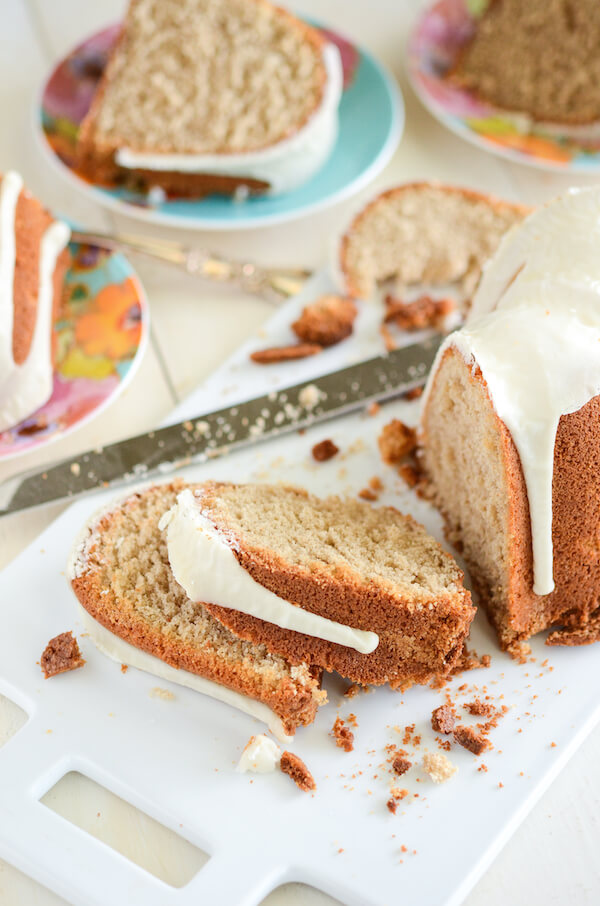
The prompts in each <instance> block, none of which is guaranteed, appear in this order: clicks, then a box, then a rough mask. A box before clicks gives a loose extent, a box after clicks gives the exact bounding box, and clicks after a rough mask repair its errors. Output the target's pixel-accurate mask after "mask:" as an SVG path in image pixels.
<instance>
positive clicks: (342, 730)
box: [331, 717, 354, 752]
mask: <svg viewBox="0 0 600 906" xmlns="http://www.w3.org/2000/svg"><path fill="white" fill-rule="evenodd" d="M331 732H332V734H333V736H334V737H335V744H336V746H338V748H340V749H343V750H344V752H352V751H353V749H354V733H353V732H352V730H350V728H349V727H347V726H346V725H345V723H344V721H343V720H342V718H341V717H336V719H335V723H334V724H333V729H332V731H331Z"/></svg>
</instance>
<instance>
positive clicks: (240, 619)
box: [161, 482, 475, 688]
mask: <svg viewBox="0 0 600 906" xmlns="http://www.w3.org/2000/svg"><path fill="white" fill-rule="evenodd" d="M161 527H162V528H163V530H164V532H165V538H166V543H167V547H168V552H169V561H170V564H171V569H172V570H173V574H174V575H175V578H176V579H177V580H178V581H179V583H180V584H181V585H182V586H183V588H184V590H185V591H186V593H187V595H188V596H189V598H190V599H191V600H194V601H201V602H202V603H203V606H204V607H205V608H206V610H208V611H209V612H210V613H211V614H212V616H214V617H215V618H216V619H218V620H219V622H221V623H222V624H223V625H224V626H226V627H227V628H228V629H230V630H231V631H232V632H234V633H235V635H236V636H238V637H240V638H243V639H247V640H249V641H252V642H254V643H255V644H264V645H265V646H266V647H267V649H268V650H269V651H271V652H272V653H274V654H277V655H280V656H283V657H285V658H286V659H287V660H288V661H289V662H290V663H292V664H295V665H298V664H302V663H309V664H314V665H317V666H319V667H322V668H325V669H326V670H328V671H332V670H335V671H337V672H338V673H340V674H341V675H342V676H344V677H347V678H348V679H350V680H352V681H353V682H357V683H363V684H364V683H368V684H382V683H389V684H390V685H391V686H392V687H394V688H397V687H400V688H405V687H407V686H410V685H411V684H412V683H427V682H429V681H430V680H431V679H433V678H434V677H439V676H441V675H445V674H447V673H448V672H449V671H450V670H451V669H452V668H453V667H454V666H455V665H456V663H457V662H458V660H459V658H460V655H461V653H462V650H463V643H464V640H465V638H466V636H467V633H468V631H469V626H470V623H471V620H472V618H473V615H474V612H475V610H474V608H473V606H472V604H471V599H470V595H469V593H468V591H467V590H466V589H465V588H464V587H463V584H462V578H463V575H462V572H461V570H460V569H459V568H458V566H457V565H456V563H455V562H454V560H453V559H452V557H450V555H449V554H447V553H445V552H444V551H443V550H442V548H441V547H440V545H439V544H438V543H437V542H436V541H435V540H434V539H433V538H431V537H430V536H429V535H428V534H427V532H426V531H425V529H424V528H423V527H422V526H420V525H419V524H418V523H417V522H415V520H414V519H412V518H411V517H409V516H403V515H402V514H401V513H399V512H398V511H397V510H395V509H393V508H392V507H377V508H376V507H373V506H371V505H370V504H368V503H362V502H358V501H355V500H341V499H340V498H338V497H328V498H326V499H320V498H318V497H315V496H313V495H311V494H308V493H307V492H306V491H305V490H303V489H301V488H295V487H287V486H283V485H263V484H247V485H234V484H224V483H216V482H207V483H205V484H202V485H199V486H196V487H195V488H187V489H185V490H184V491H183V492H182V493H180V494H179V496H178V498H177V503H176V505H175V506H174V507H173V508H172V509H171V510H170V511H169V513H167V514H166V515H165V516H164V517H163V519H162V521H161Z"/></svg>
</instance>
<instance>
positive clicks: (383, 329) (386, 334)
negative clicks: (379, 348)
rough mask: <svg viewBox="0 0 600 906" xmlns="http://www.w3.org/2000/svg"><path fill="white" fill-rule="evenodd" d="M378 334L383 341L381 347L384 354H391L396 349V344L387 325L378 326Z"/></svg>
mask: <svg viewBox="0 0 600 906" xmlns="http://www.w3.org/2000/svg"><path fill="white" fill-rule="evenodd" d="M379 333H380V334H381V339H382V340H383V345H384V347H385V351H386V352H393V351H394V350H395V349H397V348H398V344H397V343H396V341H395V339H394V338H393V336H392V332H391V330H390V329H389V327H388V326H387V324H380V325H379Z"/></svg>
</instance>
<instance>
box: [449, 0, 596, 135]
mask: <svg viewBox="0 0 600 906" xmlns="http://www.w3.org/2000/svg"><path fill="white" fill-rule="evenodd" d="M447 78H448V79H449V80H450V81H452V82H454V83H457V84H458V85H460V86H461V87H464V88H466V89H468V90H469V91H471V92H473V93H474V94H476V95H478V96H479V97H480V98H481V99H483V100H484V101H488V102H489V103H491V104H494V105H495V106H496V107H500V108H503V109H504V110H507V111H508V112H509V113H510V112H515V113H519V114H521V117H522V116H523V114H526V115H528V116H529V117H531V118H532V119H534V120H541V121H545V122H547V123H561V124H563V125H565V126H566V128H567V129H568V128H569V127H572V126H579V125H581V124H585V123H593V122H595V121H597V120H600V4H599V3H598V2H597V0H577V2H571V0H527V2H526V3H524V2H523V0H488V2H487V4H486V5H485V9H484V11H483V14H482V15H481V17H480V18H478V19H477V20H476V23H475V28H474V31H473V34H472V35H471V37H470V38H469V40H467V42H466V43H465V44H464V46H463V47H462V48H461V50H460V52H459V54H458V56H457V59H456V62H455V64H454V66H453V67H452V68H451V69H450V71H449V72H448V74H447Z"/></svg>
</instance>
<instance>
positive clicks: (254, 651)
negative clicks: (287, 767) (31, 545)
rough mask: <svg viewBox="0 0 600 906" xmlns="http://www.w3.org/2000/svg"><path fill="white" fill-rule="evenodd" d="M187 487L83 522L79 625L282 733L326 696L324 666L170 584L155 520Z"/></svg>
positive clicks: (75, 581)
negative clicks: (286, 654)
mask: <svg viewBox="0 0 600 906" xmlns="http://www.w3.org/2000/svg"><path fill="white" fill-rule="evenodd" d="M184 488H185V485H184V484H183V483H182V482H174V483H171V484H165V485H160V486H156V487H151V488H148V489H146V490H143V491H140V492H139V493H136V494H133V495H131V496H129V497H128V498H126V499H125V500H122V501H120V502H117V503H115V504H113V505H112V507H110V508H109V509H107V510H105V511H104V512H103V513H102V514H100V515H99V516H96V517H95V518H94V519H93V520H92V521H91V522H90V523H89V524H88V525H87V526H85V528H84V530H83V533H82V535H81V537H80V538H79V539H78V541H77V543H76V545H75V548H74V551H73V554H72V558H71V562H70V564H69V577H70V581H71V585H72V588H73V591H74V592H75V594H76V596H77V598H78V599H79V602H80V604H81V606H82V617H83V618H84V625H85V627H86V630H87V631H88V632H89V634H90V635H91V636H92V638H93V640H94V641H95V642H96V644H97V645H98V647H99V648H100V649H101V650H103V651H105V653H107V654H109V655H110V656H112V657H113V658H114V659H115V660H117V661H119V662H121V663H125V664H131V665H133V666H137V667H139V668H140V669H142V670H146V671H148V672H150V673H154V674H157V675H159V676H161V677H163V678H165V679H168V680H171V681H172V682H176V683H180V684H183V685H187V686H190V687H191V688H195V689H198V690H199V691H201V692H204V693H205V694H208V695H211V696H212V697H214V698H217V699H219V700H222V701H225V702H226V703H228V704H230V705H233V706H234V707H237V708H239V709H240V710H242V711H246V712H248V713H250V714H252V715H253V716H255V717H258V718H259V719H261V720H263V721H264V722H265V723H267V724H268V725H269V726H270V728H271V730H272V731H273V732H274V733H275V734H276V735H277V736H279V737H280V738H285V736H287V735H290V734H293V733H294V731H295V730H296V728H297V727H299V726H301V725H304V724H309V723H311V722H312V721H313V720H314V717H315V714H316V711H317V708H318V706H319V705H320V704H323V703H324V702H325V701H326V700H327V696H326V694H325V692H323V691H322V690H321V683H320V675H321V671H320V670H316V669H314V668H312V667H310V666H308V664H307V663H305V662H302V661H296V662H295V665H294V666H292V665H291V664H290V663H289V662H288V661H286V660H285V659H284V658H283V657H281V656H278V655H277V654H273V653H271V651H270V650H269V649H268V648H267V646H266V645H264V644H261V643H253V642H251V641H246V640H244V639H242V638H240V637H238V636H237V635H235V634H234V633H233V632H231V631H230V630H229V629H227V628H226V627H225V626H224V625H223V624H222V623H221V622H220V621H218V620H216V619H215V618H214V617H213V616H212V615H211V614H210V613H209V612H208V610H207V608H206V607H204V605H203V604H202V603H198V602H194V601H191V600H190V598H189V597H188V596H187V594H186V593H185V591H184V590H183V588H182V587H181V585H180V584H179V583H178V582H177V581H176V580H175V578H174V576H173V573H172V571H171V568H170V566H169V559H168V554H167V544H166V539H165V537H164V534H163V533H162V532H161V531H160V530H159V527H158V524H159V521H160V519H161V516H162V515H163V514H164V513H165V512H166V511H168V510H169V508H170V507H172V506H173V505H174V504H175V502H176V498H177V494H178V493H180V492H181V491H182V490H183V489H184Z"/></svg>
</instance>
